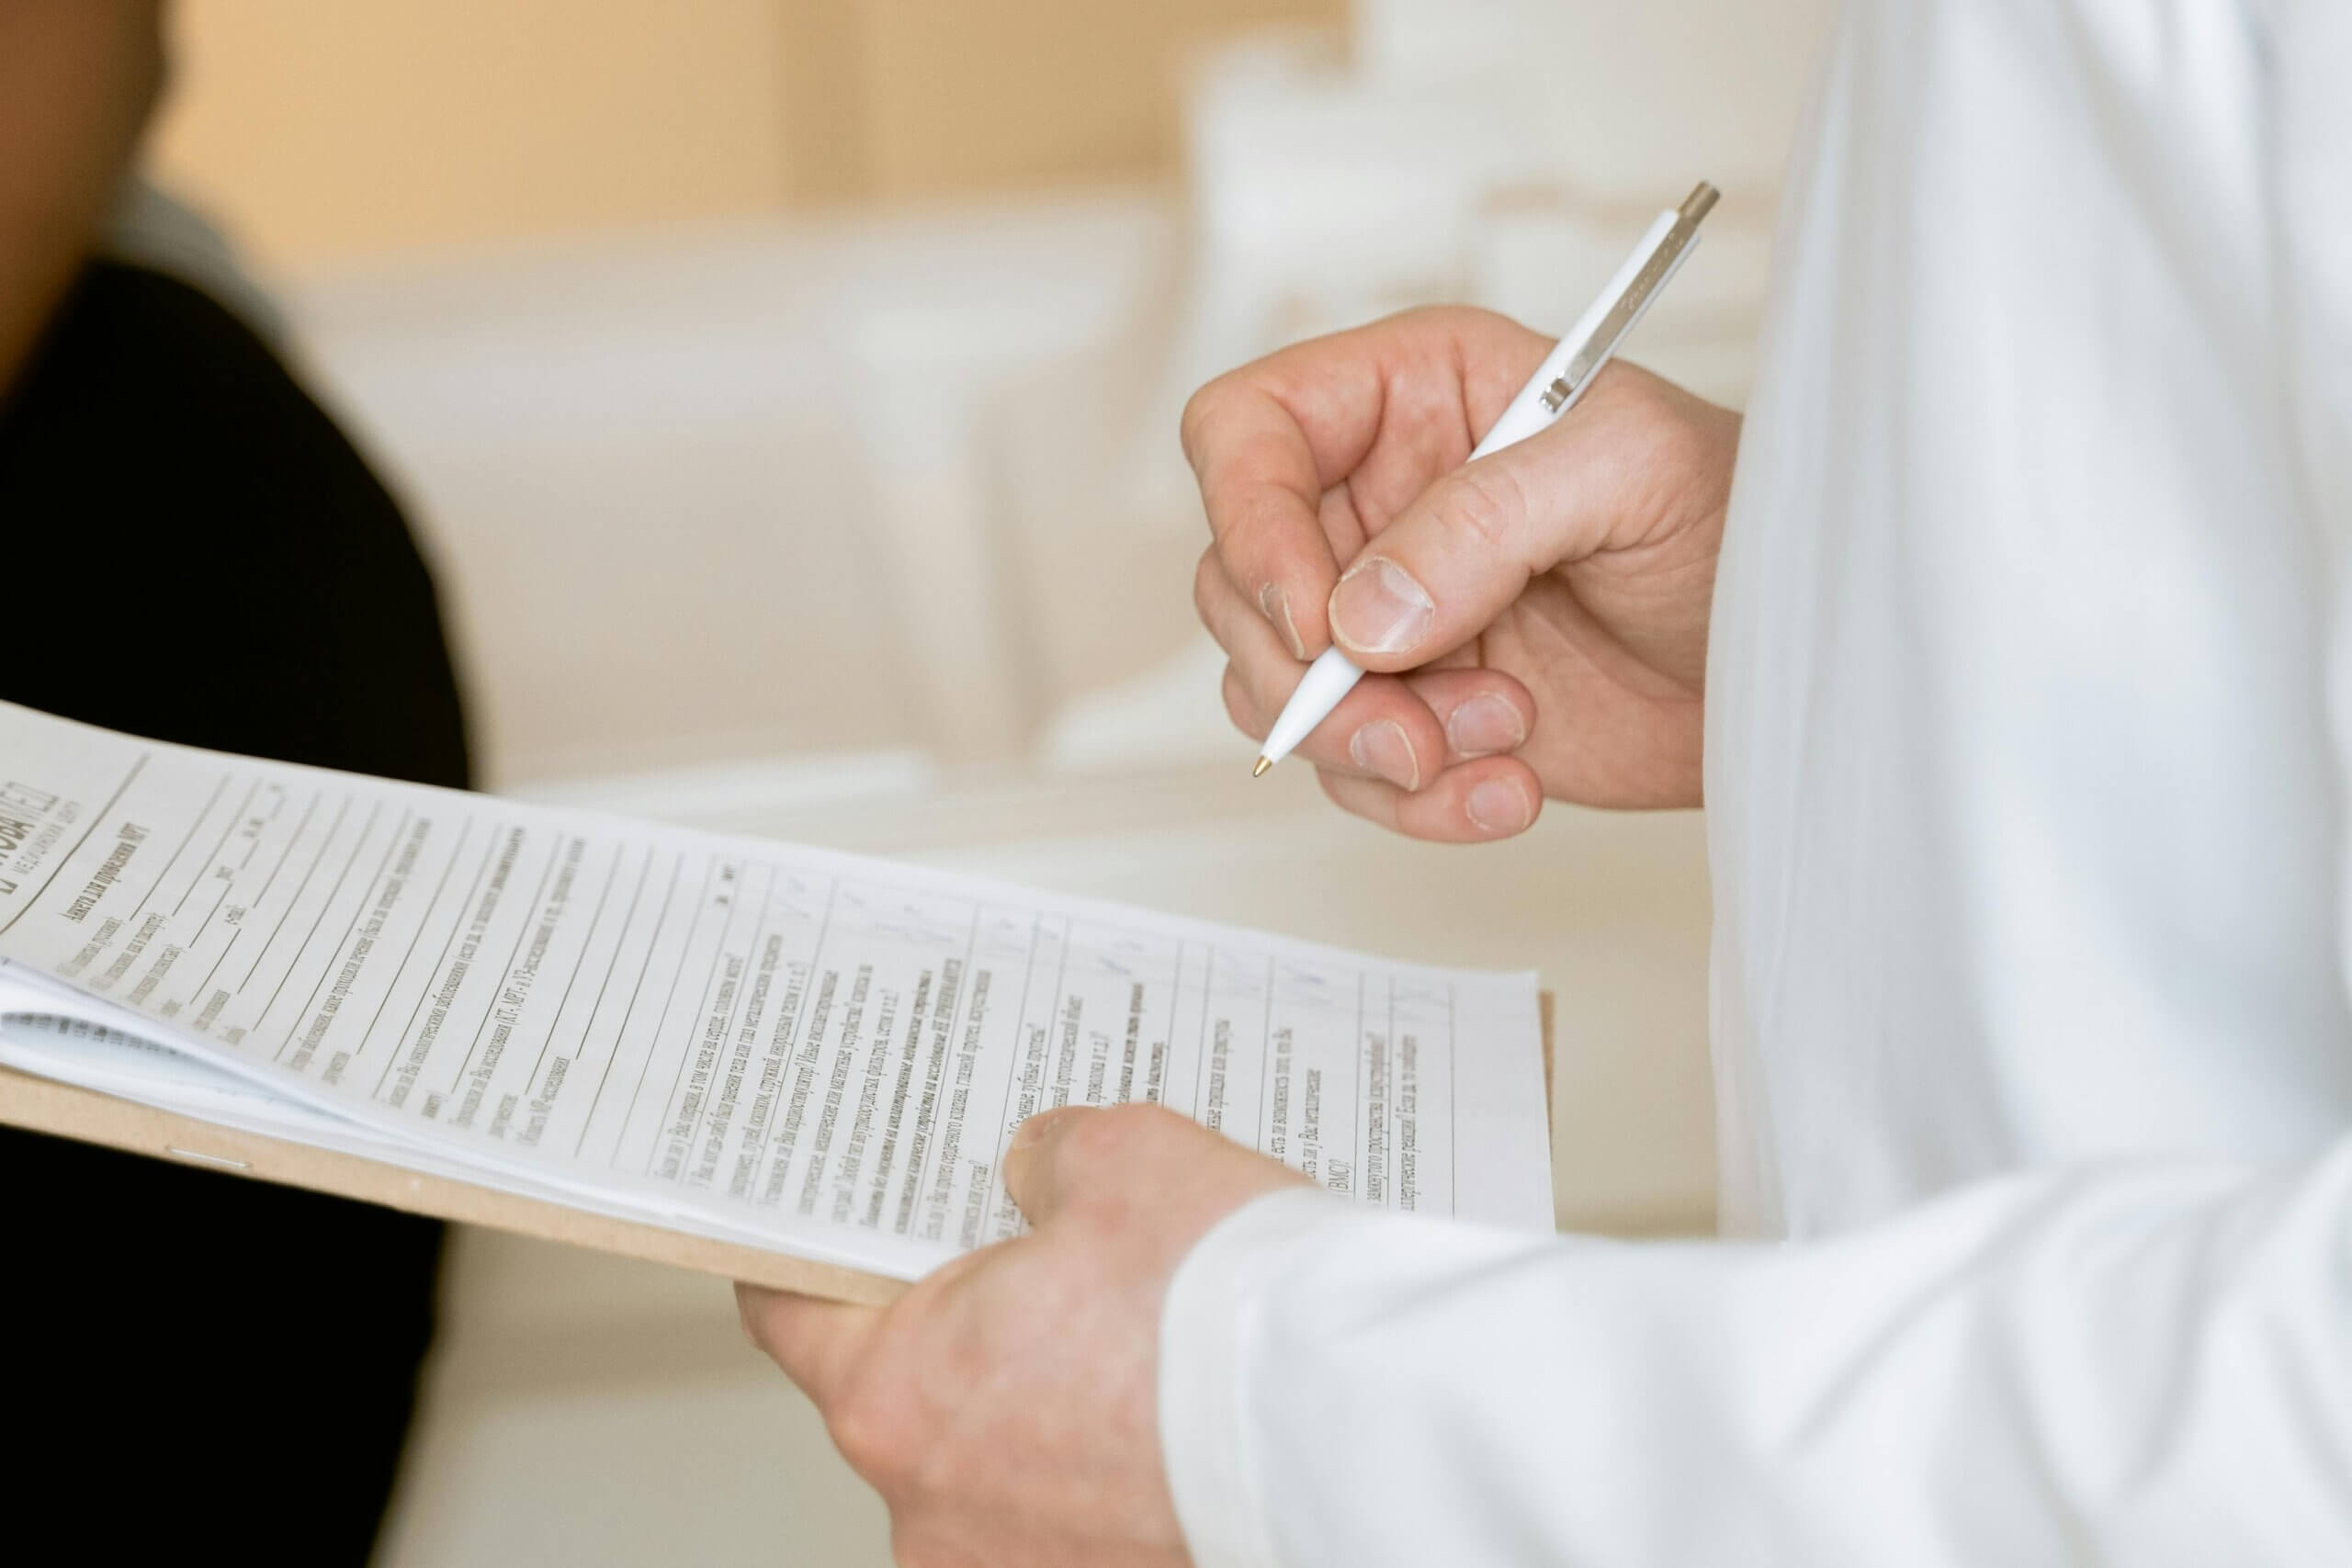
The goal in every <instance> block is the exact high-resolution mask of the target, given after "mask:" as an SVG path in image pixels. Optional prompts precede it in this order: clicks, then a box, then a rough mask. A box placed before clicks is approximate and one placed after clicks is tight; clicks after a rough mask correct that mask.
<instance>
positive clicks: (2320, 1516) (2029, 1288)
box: [1162, 1139, 2352, 1568]
mask: <svg viewBox="0 0 2352 1568" xmlns="http://www.w3.org/2000/svg"><path fill="white" fill-rule="evenodd" d="M1283 1204H1289V1205H1291V1210H1290V1214H1289V1217H1288V1220H1287V1222H1286V1223H1285V1220H1284V1216H1283V1213H1282V1210H1281V1207H1280V1206H1281V1205H1283ZM1296 1204H1297V1201H1296V1200H1287V1199H1286V1200H1276V1201H1273V1203H1272V1204H1271V1205H1266V1206H1261V1208H1260V1209H1259V1210H1258V1211H1257V1212H1256V1213H1255V1214H1254V1215H1253V1214H1252V1213H1250V1212H1245V1213H1244V1214H1243V1215H1241V1216H1238V1217H1237V1219H1236V1220H1234V1221H1230V1222H1228V1223H1227V1226H1225V1227H1220V1229H1219V1231H1217V1232H1215V1233H1212V1234H1211V1235H1210V1236H1209V1238H1208V1239H1207V1240H1206V1241H1204V1243H1203V1244H1202V1247H1201V1248H1200V1249H1199V1250H1198V1251H1197V1252H1196V1253H1195V1255H1194V1257H1193V1258H1192V1259H1191V1260H1189V1261H1188V1262H1187V1263H1186V1265H1185V1266H1184V1269H1183V1271H1182V1272H1181V1273H1180V1274H1179V1276H1178V1279H1177V1281H1176V1284H1175V1286H1174V1288H1173V1290H1172V1291H1171V1293H1170V1303H1169V1309H1168V1317H1167V1322H1166V1327H1165V1336H1164V1345H1163V1356H1164V1361H1163V1367H1162V1399H1163V1410H1162V1422H1163V1427H1164V1428H1165V1436H1166V1439H1167V1443H1168V1450H1169V1454H1170V1473H1171V1479H1172V1481H1173V1483H1174V1487H1175V1492H1176V1495H1177V1499H1178V1503H1179V1506H1180V1509H1182V1511H1183V1512H1184V1515H1185V1523H1186V1525H1187V1528H1188V1529H1191V1530H1193V1532H1194V1534H1195V1536H1196V1538H1204V1537H1212V1536H1214V1535H1216V1532H1218V1531H1220V1530H1223V1531H1228V1532H1231V1533H1230V1534H1229V1536H1228V1538H1227V1540H1226V1541H1225V1542H1224V1543H1223V1544H1221V1545H1220V1544H1218V1543H1217V1542H1216V1541H1215V1540H1205V1539H1195V1540H1194V1542H1193V1544H1194V1550H1195V1552H1196V1554H1197V1555H1198V1556H1199V1558H1200V1561H1201V1563H1202V1568H1224V1565H1226V1564H1228V1563H1250V1564H1252V1565H1253V1568H1254V1565H1256V1564H1260V1563H1265V1564H1272V1563H1283V1564H1288V1563H1304V1562H1320V1561H1329V1562H1356V1563H1364V1564H1377V1563H1387V1562H1396V1563H1408V1562H1439V1561H1455V1562H1497V1563H1500V1562H1530V1563H1533V1562H1579V1563H1585V1562H1589V1563H1607V1564H1612V1565H1646V1564H1666V1563H1675V1564H1681V1565H1685V1568H1708V1565H1711V1564H1718V1563H1722V1564H1729V1563H1753V1562H1805V1563H1810V1564H1835V1563H1844V1562H1856V1563H1863V1562H1869V1563H1880V1562H1905V1563H1914V1564H1921V1565H1926V1568H1935V1565H1942V1564H1951V1565H1955V1568H1956V1565H1958V1564H1962V1563H1979V1562H2002V1563H2038V1562H2075V1561H2085V1560H2095V1561H2098V1562H2117V1563H2132V1564H2155V1563H2174V1562H2182V1563H2186V1562H2352V1333H2347V1331H2346V1325H2347V1324H2352V1139H2347V1140H2346V1142H2345V1143H2344V1144H2343V1145H2339V1146H2338V1148H2337V1149H2336V1150H2335V1152H2334V1153H2333V1154H2332V1155H2331V1156H2329V1157H2328V1158H2327V1159H2325V1160H2324V1161H2322V1162H2320V1163H2319V1164H2316V1165H2314V1166H2312V1168H2309V1169H2307V1170H2304V1171H2301V1172H2296V1173H2288V1174H2270V1175H2265V1174H2259V1173H2255V1172H2249V1171H2245V1170H2235V1169H2227V1168H2213V1167H2210V1166H2209V1167H2197V1168H2188V1167H2180V1166H2170V1167H2167V1166H2150V1167H2141V1168H2109V1169H2104V1170H2098V1171H2091V1172H2084V1173H2057V1174H2051V1175H2046V1176H2037V1177H2031V1178H2023V1179H2016V1180H2012V1181H2007V1182H2003V1183H2000V1184H1997V1185H1994V1186H1988V1187H1985V1188H1982V1189H1976V1190H1970V1191H1968V1192H1965V1193H1962V1194H1960V1195H1958V1196H1956V1197H1954V1198H1952V1199H1951V1200H1948V1201H1942V1202H1939V1203H1937V1204H1934V1205H1931V1206H1929V1207H1928V1208H1926V1209H1923V1210H1920V1211H1918V1212H1917V1213H1913V1214H1910V1215H1906V1216H1905V1217H1903V1218H1901V1219H1898V1220H1896V1221H1894V1222H1892V1223H1890V1224H1885V1225H1882V1226H1879V1227H1876V1228H1874V1229H1872V1230H1871V1231H1868V1232H1864V1233H1860V1234H1858V1235H1854V1236H1852V1237H1850V1238H1846V1239H1841V1240H1838V1241H1834V1242H1827V1243H1817V1244H1811V1245H1802V1246H1790V1247H1732V1246H1724V1245H1702V1244H1693V1245H1673V1246H1655V1245H1652V1246H1634V1247H1628V1246H1617V1245H1611V1244H1608V1243H1599V1242H1574V1241H1570V1242H1553V1241H1545V1240H1543V1239H1540V1238H1519V1237H1510V1236H1503V1235H1496V1234H1494V1233H1486V1232H1477V1231H1472V1230H1469V1229H1467V1228H1464V1227H1453V1226H1436V1225H1430V1224H1422V1223H1417V1222H1410V1221H1403V1220H1397V1219H1393V1218H1384V1217H1373V1216H1364V1217H1361V1218H1359V1217H1356V1216H1354V1215H1351V1214H1346V1213H1332V1214H1329V1215H1328V1216H1325V1217H1321V1218H1317V1217H1315V1216H1316V1215H1317V1213H1319V1212H1318V1211H1305V1212H1302V1211H1300V1210H1299V1209H1298V1208H1297V1207H1296ZM1253 1218H1255V1219H1256V1220H1257V1221H1258V1222H1259V1233H1258V1234H1257V1235H1255V1236H1251V1235H1248V1234H1247V1233H1248V1231H1249V1229H1250V1225H1251V1223H1252V1220H1253Z"/></svg>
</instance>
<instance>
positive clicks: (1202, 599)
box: [1193, 547, 1225, 633]
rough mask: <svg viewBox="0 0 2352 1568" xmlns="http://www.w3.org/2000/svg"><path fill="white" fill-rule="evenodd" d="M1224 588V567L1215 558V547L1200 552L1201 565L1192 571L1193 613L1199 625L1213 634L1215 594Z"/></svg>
mask: <svg viewBox="0 0 2352 1568" xmlns="http://www.w3.org/2000/svg"><path fill="white" fill-rule="evenodd" d="M1224 586H1225V566H1224V564H1223V563H1222V562H1220V561H1219V560H1218V559H1217V558H1216V548H1215V547H1210V548H1208V549H1206V550H1204V551H1203V552H1201V564H1200V565H1199V566H1197V567H1195V568H1193V614H1194V615H1198V616H1199V617H1200V618H1201V624H1202V625H1203V626H1207V627H1208V628H1209V630H1210V631H1211V632H1212V633H1214V632H1215V631H1216V622H1215V620H1214V619H1213V616H1214V615H1215V607H1216V600H1217V594H1218V592H1220V591H1221V590H1222V589H1223V588H1224Z"/></svg>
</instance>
